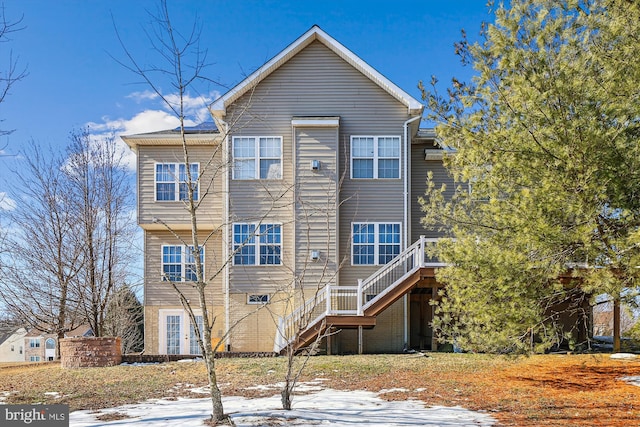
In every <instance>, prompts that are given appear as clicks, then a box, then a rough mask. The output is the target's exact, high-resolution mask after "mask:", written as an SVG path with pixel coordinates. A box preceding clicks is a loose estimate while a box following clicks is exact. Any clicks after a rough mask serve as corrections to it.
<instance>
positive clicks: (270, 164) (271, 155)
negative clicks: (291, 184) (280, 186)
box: [233, 136, 282, 179]
mask: <svg viewBox="0 0 640 427" xmlns="http://www.w3.org/2000/svg"><path fill="white" fill-rule="evenodd" d="M281 178H282V138H281V137H279V136H234V137H233V179H281Z"/></svg>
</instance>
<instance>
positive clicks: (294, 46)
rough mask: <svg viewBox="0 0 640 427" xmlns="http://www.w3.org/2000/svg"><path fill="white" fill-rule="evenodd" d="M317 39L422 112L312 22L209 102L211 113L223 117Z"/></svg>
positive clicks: (417, 104) (413, 109)
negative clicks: (285, 44) (236, 102)
mask: <svg viewBox="0 0 640 427" xmlns="http://www.w3.org/2000/svg"><path fill="white" fill-rule="evenodd" d="M316 40H317V41H319V42H321V43H322V44H324V45H325V46H326V47H328V48H329V49H330V50H332V51H333V52H334V53H335V54H336V55H338V56H339V57H341V58H342V59H343V60H345V61H346V62H347V63H349V64H350V65H352V66H353V67H354V68H356V69H357V70H358V71H360V72H361V73H362V74H364V75H365V76H366V77H368V78H369V79H370V80H371V81H373V82H374V83H376V84H377V85H378V86H380V87H381V88H382V89H384V90H385V91H387V92H388V93H389V94H390V95H391V96H393V97H394V98H396V99H397V100H398V101H400V102H401V103H403V104H404V105H406V106H407V109H408V111H409V114H410V115H412V116H415V115H420V114H422V110H423V108H424V106H423V105H422V104H421V103H420V102H419V101H418V100H416V99H415V98H413V97H412V96H411V95H409V94H408V93H407V92H405V91H404V90H402V89H400V88H399V87H398V86H396V85H395V84H394V83H392V82H391V81H390V80H389V79H387V78H386V77H384V76H383V75H382V74H380V73H379V72H378V71H376V70H375V69H374V68H373V67H371V66H370V65H369V64H367V63H366V62H364V61H363V60H362V59H360V58H359V57H358V56H357V55H356V54H354V53H353V52H351V51H350V50H349V49H347V48H346V47H344V46H343V45H342V44H340V42H338V41H337V40H336V39H334V38H333V37H331V36H330V35H329V34H327V33H326V32H324V31H323V30H322V29H321V28H320V27H319V26H317V25H314V26H313V27H311V28H310V29H309V30H308V31H307V32H305V33H304V34H303V35H301V36H300V37H298V38H297V39H296V40H295V41H294V42H293V43H291V44H290V45H289V46H287V47H286V48H285V49H284V50H283V51H282V52H280V53H279V54H277V55H276V56H274V57H273V58H271V59H270V60H269V61H267V63H265V64H264V65H263V66H261V67H260V68H258V69H257V70H256V71H254V72H253V73H251V75H249V76H248V77H247V78H246V79H244V80H242V81H241V82H240V83H239V84H237V85H236V86H235V87H233V88H232V89H231V90H230V91H228V92H227V93H225V94H224V95H222V96H221V97H220V98H218V99H217V100H216V101H214V102H213V104H211V107H210V109H211V113H212V114H213V115H214V116H216V117H224V116H225V114H226V109H227V107H228V106H229V105H230V104H232V103H233V102H234V101H235V100H237V99H238V98H240V97H241V96H242V95H243V94H245V93H246V92H247V91H248V90H250V89H251V88H252V87H255V85H256V84H258V83H260V82H261V81H262V80H264V79H265V78H266V77H268V76H269V75H270V74H271V73H273V72H274V71H275V70H277V69H278V68H280V67H281V66H282V65H283V64H285V63H286V62H287V61H289V60H290V59H291V58H293V57H294V56H295V55H296V54H297V53H298V52H300V51H301V50H303V49H304V48H305V47H307V46H308V45H309V44H311V43H312V42H314V41H316Z"/></svg>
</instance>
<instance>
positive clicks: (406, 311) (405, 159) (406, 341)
mask: <svg viewBox="0 0 640 427" xmlns="http://www.w3.org/2000/svg"><path fill="white" fill-rule="evenodd" d="M420 118H422V115H420V116H415V117H412V118H410V119H409V120H407V121H406V122H404V124H403V125H402V127H403V130H404V156H403V162H404V183H403V184H404V190H403V195H404V197H403V199H404V200H403V201H404V239H403V242H402V250H403V251H404V250H405V249H407V247H408V246H409V156H411V150H410V148H411V144H410V142H409V138H410V136H409V123H413V122H415V121H416V120H418V119H420ZM402 300H403V313H402V318H403V321H404V325H403V327H404V348H405V349H408V348H409V297H408V296H407V294H404V296H403V297H402Z"/></svg>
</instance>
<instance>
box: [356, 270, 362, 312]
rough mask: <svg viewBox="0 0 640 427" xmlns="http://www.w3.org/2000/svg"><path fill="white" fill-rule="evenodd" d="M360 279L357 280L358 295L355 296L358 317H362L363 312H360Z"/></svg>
mask: <svg viewBox="0 0 640 427" xmlns="http://www.w3.org/2000/svg"><path fill="white" fill-rule="evenodd" d="M362 303H363V300H362V279H358V295H356V304H357V305H358V307H357V309H356V310H357V313H358V316H362V315H363V311H362Z"/></svg>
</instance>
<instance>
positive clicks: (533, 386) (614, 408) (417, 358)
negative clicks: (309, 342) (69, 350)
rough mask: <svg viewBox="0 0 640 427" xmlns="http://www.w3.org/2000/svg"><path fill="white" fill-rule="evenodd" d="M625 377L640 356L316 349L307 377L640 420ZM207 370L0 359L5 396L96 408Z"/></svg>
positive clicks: (518, 415) (402, 393) (596, 421)
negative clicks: (323, 352) (334, 352)
mask: <svg viewBox="0 0 640 427" xmlns="http://www.w3.org/2000/svg"><path fill="white" fill-rule="evenodd" d="M283 369H284V359H281V358H276V359H221V360H219V361H218V379H219V383H220V384H221V388H222V391H223V393H224V394H226V395H242V396H246V397H256V396H263V395H270V394H275V393H277V391H271V392H268V391H264V390H256V389H249V388H248V387H250V386H254V385H270V384H274V383H276V382H279V381H281V380H282V378H283V372H284V371H283ZM625 376H640V360H636V361H620V360H612V359H610V358H609V357H608V355H572V356H566V355H565V356H559V355H548V356H534V357H529V358H525V357H519V358H513V357H511V358H510V357H501V356H500V357H499V356H490V355H474V354H435V353H434V354H429V357H424V356H421V355H370V356H319V357H313V358H312V359H311V361H310V363H309V365H308V368H307V369H306V371H305V373H304V378H303V380H311V379H315V378H324V379H325V384H326V386H327V387H330V388H335V389H342V390H345V389H346V390H370V391H375V392H378V391H381V390H389V389H400V390H396V391H392V392H386V393H383V394H382V396H383V397H384V398H386V399H390V400H405V399H410V398H413V399H420V400H422V401H424V402H425V404H426V405H444V406H456V405H458V406H463V407H466V408H469V409H473V410H485V411H489V412H491V414H492V415H493V416H494V417H495V418H496V419H498V420H499V422H500V425H504V426H531V427H533V426H540V425H545V426H581V427H582V426H629V425H640V387H637V386H633V385H630V384H628V383H626V382H624V381H621V380H620V378H621V377H625ZM205 378H206V377H205V369H204V366H203V364H202V363H166V364H159V365H147V366H116V367H112V368H85V369H73V370H67V369H61V368H60V365H59V364H55V363H48V364H29V365H21V366H15V365H13V366H3V365H0V393H2V392H11V393H10V394H9V396H8V397H7V400H6V402H7V403H35V402H47V403H65V404H68V405H70V408H71V410H77V409H99V408H105V407H113V406H117V405H121V404H124V403H134V402H139V401H142V400H145V399H148V398H169V399H172V398H177V397H178V396H190V397H197V395H194V394H193V393H192V392H191V391H190V389H192V388H193V387H196V386H203V385H204V380H205ZM46 392H58V393H59V396H58V397H56V396H51V395H45V393H46ZM200 396H201V395H200Z"/></svg>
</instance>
